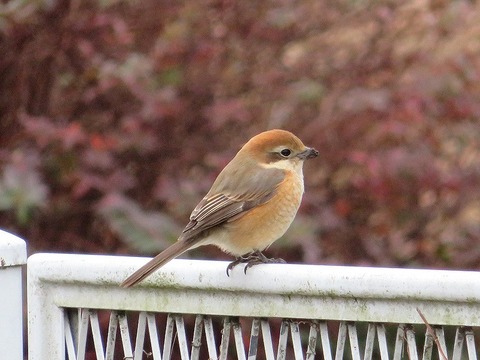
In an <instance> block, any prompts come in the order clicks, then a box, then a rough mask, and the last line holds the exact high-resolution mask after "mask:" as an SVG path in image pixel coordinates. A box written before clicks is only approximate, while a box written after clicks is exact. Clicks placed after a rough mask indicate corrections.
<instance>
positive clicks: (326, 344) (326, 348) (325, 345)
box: [319, 321, 332, 360]
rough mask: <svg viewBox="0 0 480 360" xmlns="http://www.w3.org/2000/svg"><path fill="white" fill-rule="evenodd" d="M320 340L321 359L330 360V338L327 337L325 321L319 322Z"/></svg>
mask: <svg viewBox="0 0 480 360" xmlns="http://www.w3.org/2000/svg"><path fill="white" fill-rule="evenodd" d="M319 326H320V339H321V342H322V351H323V358H324V359H325V360H332V345H331V343H330V336H329V335H328V326H327V322H326V321H321V322H320V325H319Z"/></svg>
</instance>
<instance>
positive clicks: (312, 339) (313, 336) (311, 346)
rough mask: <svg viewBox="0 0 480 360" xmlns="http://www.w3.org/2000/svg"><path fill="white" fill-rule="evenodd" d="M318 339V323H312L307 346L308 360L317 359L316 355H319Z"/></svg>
mask: <svg viewBox="0 0 480 360" xmlns="http://www.w3.org/2000/svg"><path fill="white" fill-rule="evenodd" d="M317 338H318V322H316V321H312V322H311V323H310V332H309V333H308V344H307V353H306V357H305V359H306V360H313V359H315V354H316V353H317V351H316V349H317Z"/></svg>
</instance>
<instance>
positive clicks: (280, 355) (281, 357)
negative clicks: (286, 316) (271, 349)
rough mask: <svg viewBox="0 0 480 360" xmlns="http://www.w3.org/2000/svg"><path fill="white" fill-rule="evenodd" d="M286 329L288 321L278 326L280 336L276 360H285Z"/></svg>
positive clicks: (283, 321)
mask: <svg viewBox="0 0 480 360" xmlns="http://www.w3.org/2000/svg"><path fill="white" fill-rule="evenodd" d="M288 327H289V323H288V321H287V320H282V324H281V325H280V336H279V337H278V350H277V360H285V358H286V356H287V340H288Z"/></svg>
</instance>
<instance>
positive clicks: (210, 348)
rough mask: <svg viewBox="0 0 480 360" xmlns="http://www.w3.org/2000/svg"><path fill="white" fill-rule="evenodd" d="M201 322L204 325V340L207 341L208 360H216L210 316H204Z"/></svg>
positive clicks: (215, 345)
mask: <svg viewBox="0 0 480 360" xmlns="http://www.w3.org/2000/svg"><path fill="white" fill-rule="evenodd" d="M203 321H204V323H205V338H206V339H207V349H208V358H209V359H217V358H218V355H217V344H216V343H215V334H214V331H213V323H212V318H211V317H210V316H205V318H204V320H203Z"/></svg>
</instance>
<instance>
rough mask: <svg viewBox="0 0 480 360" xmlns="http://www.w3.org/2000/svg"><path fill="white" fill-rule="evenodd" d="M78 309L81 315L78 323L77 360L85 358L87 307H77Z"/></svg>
mask: <svg viewBox="0 0 480 360" xmlns="http://www.w3.org/2000/svg"><path fill="white" fill-rule="evenodd" d="M79 311H80V312H81V316H80V321H79V323H78V343H77V360H85V351H86V347H87V334H88V319H89V316H88V309H79Z"/></svg>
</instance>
